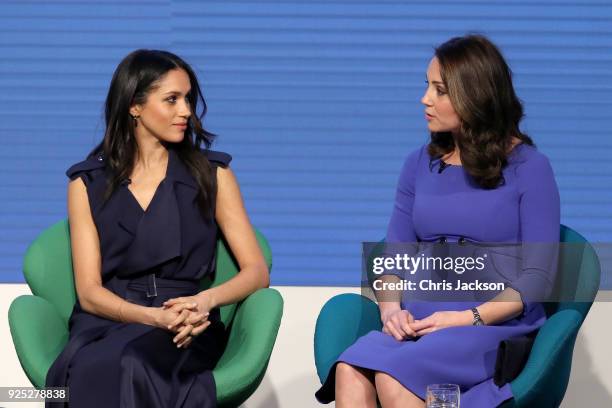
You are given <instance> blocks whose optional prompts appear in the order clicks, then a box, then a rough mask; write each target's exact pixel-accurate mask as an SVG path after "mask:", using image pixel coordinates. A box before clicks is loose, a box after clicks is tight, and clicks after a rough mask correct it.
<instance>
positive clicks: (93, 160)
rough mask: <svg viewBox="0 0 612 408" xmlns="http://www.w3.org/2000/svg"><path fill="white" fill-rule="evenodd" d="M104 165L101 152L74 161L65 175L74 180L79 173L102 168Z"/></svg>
mask: <svg viewBox="0 0 612 408" xmlns="http://www.w3.org/2000/svg"><path fill="white" fill-rule="evenodd" d="M104 165H105V161H104V155H103V154H102V153H100V154H97V155H94V156H91V157H88V158H87V159H86V160H83V161H82V162H79V163H76V164H74V165H72V166H70V168H69V169H68V170H66V175H67V176H68V177H69V178H70V179H71V180H74V179H76V178H77V177H79V176H80V175H81V173H84V172H88V171H90V170H94V169H100V168H103V167H104Z"/></svg>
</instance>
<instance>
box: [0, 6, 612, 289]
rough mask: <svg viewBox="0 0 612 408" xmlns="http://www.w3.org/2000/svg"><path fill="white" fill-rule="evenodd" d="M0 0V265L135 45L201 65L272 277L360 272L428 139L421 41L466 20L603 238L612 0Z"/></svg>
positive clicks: (59, 198) (44, 209) (47, 211)
mask: <svg viewBox="0 0 612 408" xmlns="http://www.w3.org/2000/svg"><path fill="white" fill-rule="evenodd" d="M100 3H101V2H93V1H92V2H87V1H82V0H81V1H77V0H73V1H61V2H60V1H58V2H54V1H3V2H2V3H0V27H2V28H1V29H0V50H1V52H2V58H1V59H0V88H1V89H2V92H1V93H0V138H1V142H2V144H1V147H0V149H1V150H0V155H1V160H0V242H1V245H0V281H1V282H22V281H23V278H22V274H21V265H22V257H23V254H24V252H25V249H26V248H27V245H28V244H29V242H31V241H32V239H33V238H34V237H35V236H36V234H37V233H39V232H40V231H41V230H42V229H44V228H45V227H47V226H49V225H51V224H52V223H54V222H56V221H58V220H59V219H61V218H64V217H66V209H65V207H66V202H65V201H66V199H65V197H66V184H67V178H66V177H65V175H64V171H65V170H66V168H67V167H69V166H70V165H71V164H73V163H75V162H77V161H80V160H82V159H83V158H84V157H85V155H86V153H87V152H88V151H89V150H90V149H91V148H92V147H93V146H94V145H95V144H96V142H97V141H98V140H99V139H100V137H101V134H102V130H103V121H102V104H103V101H104V97H105V94H106V91H107V86H108V84H109V81H110V78H111V75H112V72H113V70H114V68H115V66H116V65H117V63H118V62H119V61H120V59H121V58H122V57H123V56H125V55H126V54H127V53H128V52H130V51H132V50H133V49H136V48H160V49H168V50H171V51H173V52H176V53H178V54H179V55H181V56H182V57H184V58H185V59H186V60H187V61H188V62H190V63H191V64H192V65H193V66H194V68H195V69H196V70H197V72H198V74H199V77H200V80H201V83H202V87H203V90H204V93H205V96H206V99H207V102H208V104H209V108H210V110H209V114H208V116H207V118H206V121H205V124H206V126H207V127H208V128H209V129H210V130H211V131H213V132H215V133H217V134H219V135H220V137H219V139H218V143H217V144H216V145H215V148H216V149H218V150H223V151H227V152H229V153H231V154H232V155H233V156H234V161H233V162H232V166H233V168H234V170H235V172H236V173H237V176H238V178H239V181H240V183H241V186H242V190H243V193H244V197H245V201H246V205H247V208H248V211H249V213H250V215H251V217H252V221H253V223H254V224H255V225H256V226H257V227H258V228H259V229H261V230H262V231H263V232H264V233H265V234H266V235H267V236H268V238H269V239H270V241H271V244H272V248H273V252H274V268H273V274H272V283H273V284H275V285H357V284H358V282H359V275H360V250H361V246H360V242H361V241H374V240H378V239H380V238H381V237H383V236H384V233H385V229H386V224H387V220H388V217H389V214H390V211H391V207H392V202H393V195H394V188H395V183H396V180H397V176H398V172H399V169H400V166H401V164H402V161H403V159H404V157H405V156H406V155H407V154H408V152H410V151H411V150H413V149H415V148H417V147H418V146H420V145H421V144H423V143H425V142H426V141H427V139H428V134H427V131H426V124H425V122H424V120H423V113H422V112H423V109H422V107H421V105H420V103H419V100H420V97H421V95H422V93H423V91H424V88H425V83H424V79H425V70H426V67H427V64H428V62H429V59H430V58H431V55H432V49H433V46H435V45H437V44H439V43H441V42H443V41H445V40H446V39H448V38H449V37H451V36H454V35H461V34H464V33H466V32H468V31H477V32H480V33H484V34H486V35H488V36H490V37H491V38H492V39H493V40H494V41H495V42H496V43H497V44H498V45H499V46H500V48H501V49H502V51H503V52H504V54H505V55H506V57H507V58H508V60H509V63H510V65H511V67H512V68H513V71H514V74H515V85H516V88H517V91H518V94H519V96H520V97H521V99H522V100H523V101H524V103H525V108H526V114H527V117H526V119H525V121H524V125H523V128H524V130H526V131H527V133H529V134H530V135H531V136H532V137H533V138H534V140H535V141H536V143H537V144H538V146H539V148H540V149H541V150H542V151H543V152H544V153H545V154H547V155H548V156H549V157H550V159H551V161H552V164H553V167H554V170H555V174H556V177H557V181H558V184H559V187H560V191H561V198H562V221H563V222H564V223H565V224H567V225H569V226H571V227H573V228H575V229H577V230H578V231H579V232H581V233H582V234H584V235H585V236H586V237H587V238H588V239H590V240H592V241H608V242H610V240H611V239H612V188H611V187H612V164H611V163H612V158H611V153H612V137H611V136H612V135H611V134H610V128H611V127H610V120H611V119H612V114H611V112H612V92H611V91H612V6H611V5H610V4H609V2H607V1H589V2H586V3H585V2H579V1H575V2H571V1H563V0H555V1H533V2H525V1H508V0H505V1H484V0H483V1H474V0H472V1H469V2H467V1H466V2H461V1H452V2H450V1H449V2H444V1H437V2H435V7H434V6H433V4H432V3H431V2H425V1H418V2H401V1H384V2H381V1H359V0H355V1H342V0H336V1H325V2H310V1H283V2H277V1H263V0H262V1H254V0H253V1H248V0H246V1H241V2H235V1H206V2H201V1H185V0H183V1H181V0H177V1H161V0H160V1H144V0H143V1H131V2H120V1H106V2H103V4H100Z"/></svg>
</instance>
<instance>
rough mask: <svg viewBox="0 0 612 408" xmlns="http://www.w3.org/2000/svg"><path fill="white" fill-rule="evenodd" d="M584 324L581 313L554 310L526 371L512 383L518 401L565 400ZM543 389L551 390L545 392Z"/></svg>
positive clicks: (547, 403)
mask: <svg viewBox="0 0 612 408" xmlns="http://www.w3.org/2000/svg"><path fill="white" fill-rule="evenodd" d="M581 324H582V316H581V315H580V313H578V312H577V311H575V310H573V309H566V310H561V311H559V312H557V313H555V314H553V315H552V316H551V317H550V318H549V319H548V320H547V321H546V323H545V324H544V326H542V327H541V328H540V331H539V332H538V335H537V337H536V339H535V342H534V343H533V348H532V349H531V353H530V354H529V359H528V360H527V363H526V364H525V367H524V368H523V371H522V372H521V374H520V375H519V376H518V377H517V378H516V379H515V380H514V381H512V383H511V384H510V386H511V388H512V393H513V394H514V400H515V403H516V405H518V406H559V404H561V401H562V400H563V396H564V395H565V390H566V388H567V383H568V381H569V374H570V366H571V364H572V350H573V347H574V342H575V341H576V335H577V334H578V330H579V329H580V325H581ZM543 389H546V390H548V391H547V392H545V393H543V392H541V390H543ZM538 390H539V392H538ZM544 398H545V399H546V400H544Z"/></svg>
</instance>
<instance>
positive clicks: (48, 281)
mask: <svg viewBox="0 0 612 408" xmlns="http://www.w3.org/2000/svg"><path fill="white" fill-rule="evenodd" d="M257 239H258V242H259V245H260V247H261V249H262V252H263V254H264V257H265V259H266V262H267V264H268V267H271V265H272V255H271V252H270V247H269V245H268V242H267V241H266V239H265V238H264V237H263V235H261V234H260V233H259V232H257ZM216 262H217V273H216V274H215V278H214V281H210V280H203V281H202V282H201V287H202V288H206V287H210V286H216V285H219V284H221V283H223V282H225V281H227V280H228V279H230V278H231V277H232V276H234V275H236V273H237V272H238V267H237V264H236V261H235V259H234V258H233V257H232V256H231V253H230V252H229V251H228V248H227V246H226V244H225V242H224V241H223V240H219V241H218V243H217V258H216ZM24 275H25V278H26V281H27V283H28V285H29V286H30V289H31V290H32V293H33V295H24V296H19V297H18V298H16V299H15V300H14V301H13V302H12V304H11V307H10V309H9V325H10V330H11V335H12V338H13V343H14V345H15V349H16V351H17V356H18V357H19V361H20V363H21V366H22V367H23V369H24V371H25V373H26V375H27V376H28V378H29V379H30V381H31V382H32V384H33V385H34V386H35V387H43V386H44V385H45V379H46V376H47V371H48V369H49V367H50V366H51V364H52V363H53V361H55V358H56V357H57V356H58V355H59V353H60V352H61V351H62V350H63V348H64V345H65V344H66V342H67V341H68V319H69V317H70V314H71V311H72V307H73V306H74V303H75V301H76V292H75V287H74V278H73V272H72V255H71V250H70V231H69V226H68V222H67V220H63V221H60V222H58V223H57V224H55V225H53V226H51V227H49V228H48V229H47V230H45V231H43V232H42V233H41V234H40V235H39V236H38V238H36V240H35V241H34V242H33V243H32V244H31V245H30V247H29V248H28V250H27V253H26V256H25V259H24ZM282 313H283V299H282V297H281V296H280V294H279V293H278V291H276V290H275V289H271V288H265V289H260V290H258V291H256V292H255V293H253V294H251V295H250V296H249V297H247V298H246V299H245V300H243V301H242V302H240V303H238V304H232V305H228V306H223V307H222V308H221V319H222V320H223V322H224V323H225V325H226V327H229V330H230V333H229V340H228V345H227V348H226V350H225V352H224V353H223V356H222V357H221V359H220V360H219V363H218V364H217V366H216V367H215V369H214V370H213V376H214V378H215V383H216V386H217V399H218V401H219V406H221V407H236V406H238V405H240V404H241V403H243V402H244V401H245V400H246V399H247V398H248V397H249V396H250V395H251V394H252V393H253V392H254V391H255V390H256V389H257V386H258V385H259V384H260V383H261V380H262V379H263V376H264V374H265V371H266V368H267V365H268V362H269V359H270V355H271V353H272V349H273V347H274V342H275V341H276V335H277V333H278V329H279V326H280V321H281V317H282Z"/></svg>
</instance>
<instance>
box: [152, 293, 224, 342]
mask: <svg viewBox="0 0 612 408" xmlns="http://www.w3.org/2000/svg"><path fill="white" fill-rule="evenodd" d="M163 307H164V308H166V309H170V310H181V313H180V314H179V315H178V316H177V317H176V319H175V320H174V321H172V322H171V323H170V324H169V325H168V329H169V330H172V331H174V332H175V333H177V335H176V336H175V337H174V339H173V341H174V342H175V343H176V344H177V346H178V347H187V346H188V345H189V344H190V343H191V342H192V340H193V337H195V336H197V335H199V334H200V333H202V332H203V331H204V330H206V328H207V327H208V326H210V321H208V316H209V311H210V310H211V309H212V308H213V307H214V305H213V302H212V299H211V298H210V296H208V293H207V291H203V292H200V293H199V294H197V295H195V296H182V297H178V298H173V299H169V300H167V301H165V302H164V303H163Z"/></svg>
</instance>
